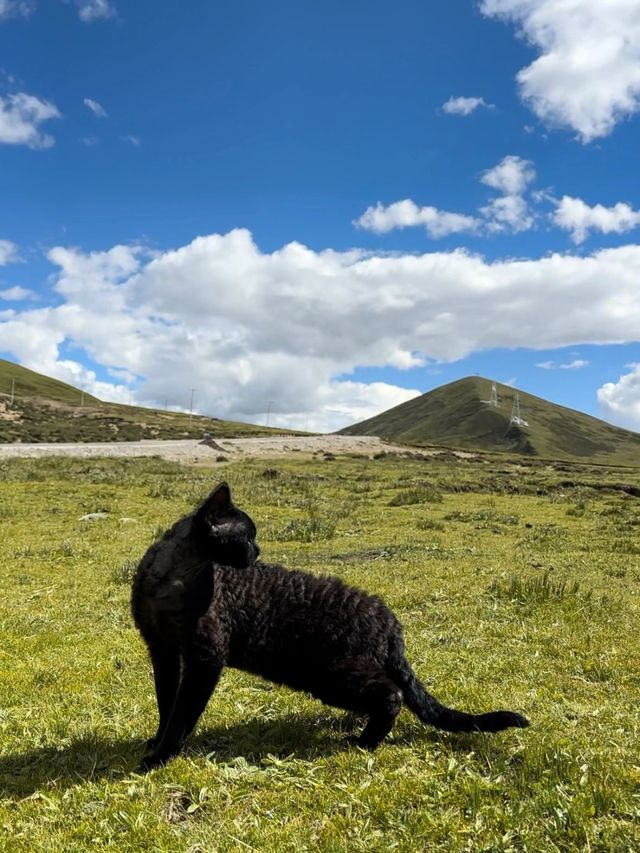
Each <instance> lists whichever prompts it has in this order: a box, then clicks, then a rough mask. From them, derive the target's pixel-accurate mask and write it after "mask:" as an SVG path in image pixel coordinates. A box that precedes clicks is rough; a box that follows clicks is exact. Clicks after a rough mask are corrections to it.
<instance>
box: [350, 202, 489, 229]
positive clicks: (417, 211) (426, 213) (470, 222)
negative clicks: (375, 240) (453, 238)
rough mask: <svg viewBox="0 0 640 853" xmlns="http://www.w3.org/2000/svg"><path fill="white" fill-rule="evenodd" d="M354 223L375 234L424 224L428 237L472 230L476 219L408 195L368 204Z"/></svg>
mask: <svg viewBox="0 0 640 853" xmlns="http://www.w3.org/2000/svg"><path fill="white" fill-rule="evenodd" d="M354 225H356V226H357V227H358V228H362V229H364V230H365V231H374V232H375V233H376V234H386V233H387V232H388V231H393V230H394V229H395V228H411V227H415V226H423V227H424V228H425V229H426V231H427V233H428V234H429V236H430V237H435V238H437V237H447V236H448V235H449V234H459V233H460V232H462V231H475V230H477V228H478V225H479V222H478V220H477V219H475V217H473V216H465V215H463V214H460V213H448V212H447V211H444V210H438V208H436V207H418V205H417V204H416V203H415V202H414V201H411V199H408V198H407V199H404V200H403V201H396V202H394V203H393V204H390V205H388V206H386V207H385V205H383V204H382V203H381V202H378V203H377V205H376V206H375V207H368V208H367V209H366V210H365V212H364V213H363V214H362V216H361V217H360V218H359V219H356V221H355V222H354Z"/></svg>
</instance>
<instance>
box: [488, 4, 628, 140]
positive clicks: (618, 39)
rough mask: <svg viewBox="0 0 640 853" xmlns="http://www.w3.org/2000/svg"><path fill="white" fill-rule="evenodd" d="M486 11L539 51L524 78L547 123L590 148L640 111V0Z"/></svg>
mask: <svg viewBox="0 0 640 853" xmlns="http://www.w3.org/2000/svg"><path fill="white" fill-rule="evenodd" d="M480 10H481V12H482V13H483V14H485V15H487V16H491V17H497V18H502V19H504V20H506V21H510V22H513V23H514V24H516V26H517V27H518V28H519V34H520V35H521V36H522V37H523V38H525V39H526V40H527V41H528V42H529V43H530V44H532V45H533V46H534V47H535V48H537V50H538V51H539V53H540V55H539V57H538V58H537V59H536V60H535V61H534V62H532V63H531V65H529V66H527V67H526V68H523V69H522V70H521V71H520V72H519V73H518V75H517V80H518V83H519V87H520V93H521V96H522V98H523V99H524V101H525V102H526V103H527V104H528V105H529V107H530V108H531V109H532V110H533V111H534V113H535V114H536V115H537V116H538V117H539V118H540V119H541V120H542V121H544V122H545V123H547V124H549V125H552V126H558V127H568V128H572V129H573V130H575V131H576V132H577V133H578V135H579V137H580V139H581V140H582V141H583V142H585V143H586V142H589V141H591V140H593V139H596V138H598V137H602V136H607V135H608V134H609V133H611V131H612V130H613V128H614V126H615V125H616V123H617V122H618V121H620V120H621V119H623V118H625V117H626V116H630V115H632V114H633V113H635V112H637V111H638V109H640V4H639V3H638V0H480Z"/></svg>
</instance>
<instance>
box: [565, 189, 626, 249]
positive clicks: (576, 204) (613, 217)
mask: <svg viewBox="0 0 640 853" xmlns="http://www.w3.org/2000/svg"><path fill="white" fill-rule="evenodd" d="M552 220H553V222H554V223H555V224H556V225H557V226H558V228H562V229H564V230H565V231H569V232H571V239H572V240H573V242H574V243H584V241H585V240H586V239H587V237H588V236H589V232H590V231H599V232H600V233H601V234H624V233H625V232H627V231H631V230H632V229H633V228H638V226H640V210H634V209H633V208H632V207H631V206H630V205H628V204H625V203H624V202H618V204H615V205H614V206H613V207H604V205H602V204H596V205H594V206H593V207H590V206H589V205H588V204H587V203H586V202H584V201H583V200H582V199H581V198H573V197H572V196H568V195H565V196H563V197H562V198H561V199H560V201H558V202H557V206H556V209H555V211H554V213H553V214H552Z"/></svg>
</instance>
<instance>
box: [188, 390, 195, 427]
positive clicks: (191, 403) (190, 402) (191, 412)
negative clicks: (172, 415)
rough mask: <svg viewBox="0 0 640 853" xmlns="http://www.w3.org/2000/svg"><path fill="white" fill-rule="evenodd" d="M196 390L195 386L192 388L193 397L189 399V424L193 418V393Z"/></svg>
mask: <svg viewBox="0 0 640 853" xmlns="http://www.w3.org/2000/svg"><path fill="white" fill-rule="evenodd" d="M195 390H196V389H195V388H192V389H191V399H190V400H189V426H191V418H192V417H193V395H194V393H195Z"/></svg>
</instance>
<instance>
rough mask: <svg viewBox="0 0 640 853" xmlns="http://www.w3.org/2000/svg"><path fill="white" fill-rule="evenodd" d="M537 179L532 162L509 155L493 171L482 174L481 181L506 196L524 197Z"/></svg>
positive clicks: (489, 170)
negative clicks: (525, 192) (530, 185)
mask: <svg viewBox="0 0 640 853" xmlns="http://www.w3.org/2000/svg"><path fill="white" fill-rule="evenodd" d="M535 179H536V170H535V169H534V167H533V163H532V162H531V161H530V160H523V159H522V157H516V156H515V155H513V154H508V155H507V156H506V157H504V158H503V159H502V160H501V161H500V162H499V163H498V165H497V166H494V168H493V169H487V171H486V172H483V173H482V177H481V178H480V181H481V182H482V183H483V184H486V186H488V187H492V188H493V189H494V190H499V192H501V193H503V195H506V196H515V195H522V193H523V192H524V191H525V190H526V189H527V187H528V186H529V184H531V183H532V182H533V181H535Z"/></svg>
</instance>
